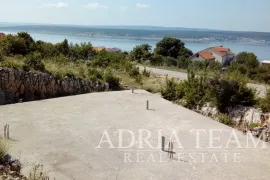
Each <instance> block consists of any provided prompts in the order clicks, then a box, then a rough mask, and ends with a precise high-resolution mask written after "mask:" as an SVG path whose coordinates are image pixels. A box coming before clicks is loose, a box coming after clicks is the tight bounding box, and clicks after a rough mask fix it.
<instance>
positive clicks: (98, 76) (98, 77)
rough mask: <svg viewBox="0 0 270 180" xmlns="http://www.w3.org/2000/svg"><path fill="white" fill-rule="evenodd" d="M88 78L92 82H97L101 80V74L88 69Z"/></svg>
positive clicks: (95, 70)
mask: <svg viewBox="0 0 270 180" xmlns="http://www.w3.org/2000/svg"><path fill="white" fill-rule="evenodd" d="M88 77H89V79H91V80H92V81H97V80H101V79H103V74H102V73H101V72H100V71H98V70H97V69H94V68H89V69H88Z"/></svg>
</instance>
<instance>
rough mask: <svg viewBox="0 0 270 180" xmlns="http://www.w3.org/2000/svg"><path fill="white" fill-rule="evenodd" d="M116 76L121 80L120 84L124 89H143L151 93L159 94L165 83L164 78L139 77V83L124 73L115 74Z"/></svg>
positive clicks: (155, 76)
mask: <svg viewBox="0 0 270 180" xmlns="http://www.w3.org/2000/svg"><path fill="white" fill-rule="evenodd" d="M117 76H118V77H119V78H120V79H121V84H122V85H123V86H126V87H129V88H131V87H133V88H137V89H144V90H147V91H149V92H151V93H158V92H160V89H161V86H163V85H164V84H165V82H166V76H160V75H154V74H151V75H150V77H145V76H141V82H138V81H136V79H134V78H131V77H130V76H129V75H128V74H126V73H117Z"/></svg>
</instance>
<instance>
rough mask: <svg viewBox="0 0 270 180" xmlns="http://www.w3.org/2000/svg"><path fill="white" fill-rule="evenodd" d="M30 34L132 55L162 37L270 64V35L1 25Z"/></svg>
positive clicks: (6, 29)
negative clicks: (250, 54)
mask: <svg viewBox="0 0 270 180" xmlns="http://www.w3.org/2000/svg"><path fill="white" fill-rule="evenodd" d="M21 31H24V32H28V33H29V34H30V35H31V36H32V37H33V38H34V39H35V40H42V41H46V42H51V43H58V42H62V41H63V40H64V39H67V40H68V41H69V42H70V43H82V42H91V43H92V45H93V46H105V47H108V48H113V47H117V48H120V49H122V50H123V51H131V50H132V49H133V48H134V47H135V46H137V45H141V44H149V45H151V46H152V48H153V49H154V48H155V46H156V43H157V42H158V41H160V40H161V39H162V38H163V37H166V36H169V37H176V38H179V39H181V40H182V41H183V42H184V43H185V46H186V47H187V48H189V49H190V50H192V51H193V53H195V52H199V51H201V50H203V49H206V48H208V47H212V46H223V47H227V48H230V49H231V51H232V52H234V53H235V54H237V53H239V52H243V51H247V52H253V53H255V54H256V55H257V57H258V59H259V60H260V61H262V60H270V33H268V32H239V31H219V30H209V29H191V28H165V27H146V26H72V25H22V24H12V25H10V24H0V32H3V33H5V34H16V33H17V32H21Z"/></svg>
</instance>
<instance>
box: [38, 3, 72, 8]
mask: <svg viewBox="0 0 270 180" xmlns="http://www.w3.org/2000/svg"><path fill="white" fill-rule="evenodd" d="M40 7H41V8H67V7H68V3H64V2H58V3H48V4H42V5H41V6H40Z"/></svg>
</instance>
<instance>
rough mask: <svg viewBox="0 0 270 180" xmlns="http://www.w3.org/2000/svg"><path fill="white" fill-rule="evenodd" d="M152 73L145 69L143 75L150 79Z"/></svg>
mask: <svg viewBox="0 0 270 180" xmlns="http://www.w3.org/2000/svg"><path fill="white" fill-rule="evenodd" d="M150 74H151V73H150V71H147V70H146V68H145V67H144V69H143V72H142V75H144V76H145V77H150Z"/></svg>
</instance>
